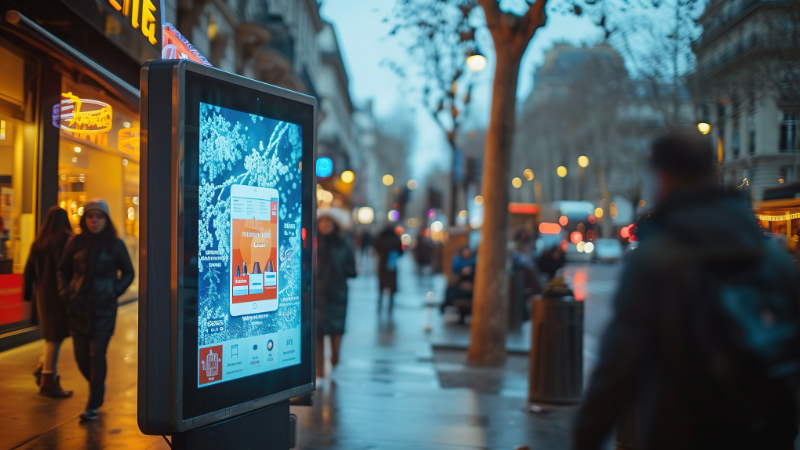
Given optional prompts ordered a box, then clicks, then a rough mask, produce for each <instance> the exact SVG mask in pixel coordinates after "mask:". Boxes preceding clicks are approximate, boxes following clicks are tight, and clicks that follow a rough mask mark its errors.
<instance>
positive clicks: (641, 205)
mask: <svg viewBox="0 0 800 450" xmlns="http://www.w3.org/2000/svg"><path fill="white" fill-rule="evenodd" d="M646 204H647V202H646V201H644V200H639V207H641V208H644V206H645V205H646Z"/></svg>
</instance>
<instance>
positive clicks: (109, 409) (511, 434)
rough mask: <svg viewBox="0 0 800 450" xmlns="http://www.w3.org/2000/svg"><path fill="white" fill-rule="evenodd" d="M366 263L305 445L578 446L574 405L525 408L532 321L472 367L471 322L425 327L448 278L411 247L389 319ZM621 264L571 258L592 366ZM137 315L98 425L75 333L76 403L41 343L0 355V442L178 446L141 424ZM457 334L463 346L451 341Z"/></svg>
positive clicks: (127, 317)
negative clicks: (38, 368)
mask: <svg viewBox="0 0 800 450" xmlns="http://www.w3.org/2000/svg"><path fill="white" fill-rule="evenodd" d="M366 266H367V267H362V270H361V275H360V276H359V277H358V278H356V279H354V280H351V284H350V294H351V295H350V302H349V305H348V318H347V331H346V334H345V336H344V340H343V344H342V356H341V361H340V363H339V366H338V367H337V368H336V369H335V370H334V372H333V374H332V376H331V377H330V378H328V379H324V380H322V382H321V383H320V386H319V387H318V390H317V392H316V394H315V400H314V406H313V407H292V412H293V413H295V414H297V416H298V420H299V432H298V447H297V448H300V449H308V450H310V449H331V450H333V449H337V450H338V449H356V450H358V449H389V450H395V449H397V450H400V449H412V448H415V449H416V448H419V449H443V450H450V449H453V450H455V449H511V448H514V447H515V446H519V445H528V446H530V448H532V449H542V450H544V449H547V450H562V449H563V450H566V449H568V448H569V445H568V433H569V426H570V423H571V420H572V417H573V414H574V408H565V407H562V408H554V409H552V410H551V411H549V412H548V413H547V414H530V413H528V412H526V406H527V405H526V393H527V368H528V362H527V355H526V354H525V353H524V351H526V350H525V348H526V347H525V345H526V340H528V341H529V339H530V337H529V326H525V327H523V331H522V333H519V334H518V335H510V336H509V347H510V348H511V347H513V346H516V350H515V351H512V352H511V353H510V355H509V358H508V362H507V363H506V365H505V367H502V368H475V367H469V366H467V365H466V364H465V363H464V358H465V352H464V351H463V350H459V349H458V347H459V345H460V344H459V343H461V342H464V339H465V338H466V337H468V334H469V330H468V327H464V326H458V325H448V324H445V323H444V321H443V318H442V316H441V315H440V314H439V312H438V311H435V312H433V313H432V315H431V322H432V325H433V330H432V331H431V332H428V333H426V332H425V331H424V327H425V323H426V310H425V306H424V305H425V301H426V299H427V298H428V296H429V293H431V292H432V293H433V294H430V295H431V296H433V297H435V298H436V299H440V298H441V296H442V294H443V291H444V280H443V279H442V278H441V277H436V276H435V277H426V278H423V279H419V278H418V277H417V276H416V275H415V274H414V270H413V262H412V260H411V258H410V255H409V256H404V257H403V258H402V259H401V265H400V283H399V284H400V292H399V293H398V294H397V297H396V302H395V309H394V313H393V316H392V317H389V316H388V313H387V312H386V308H385V307H384V310H383V313H382V314H381V315H380V316H378V315H377V313H376V309H377V306H376V302H375V300H376V295H377V279H376V278H375V276H374V271H373V270H372V268H371V266H370V265H369V264H367V265H366ZM620 268H621V265H620V264H615V265H607V266H606V265H595V264H582V265H569V266H567V268H566V269H565V272H564V273H565V277H566V278H567V280H568V281H569V282H570V283H573V282H574V280H577V282H578V283H579V285H581V284H582V286H583V288H584V289H585V290H586V309H585V338H584V342H585V352H584V356H585V362H586V364H585V366H587V367H586V368H585V370H586V371H588V370H589V368H590V367H591V365H592V364H593V363H594V362H595V361H596V358H597V357H596V352H597V347H598V343H599V337H600V333H601V332H602V329H603V327H604V326H605V325H606V324H607V322H608V320H609V318H610V315H611V298H612V296H613V293H614V291H615V289H616V281H615V280H616V278H617V277H618V275H619V272H620ZM582 280H585V281H582ZM578 287H580V286H578ZM136 314H137V305H136V304H135V303H134V304H130V305H126V306H124V307H122V308H121V309H120V311H119V316H118V325H117V332H116V334H115V336H114V338H113V339H112V340H111V345H110V347H109V354H108V360H109V375H108V380H107V391H106V403H105V405H103V407H102V408H101V409H100V420H98V421H97V422H93V423H81V422H80V421H79V419H78V414H80V413H81V412H82V410H83V407H84V402H85V399H86V397H87V384H86V383H85V382H84V381H83V379H82V377H81V376H80V374H79V373H78V370H77V367H76V365H75V362H74V358H73V355H72V344H71V340H67V341H65V343H64V346H63V347H62V357H61V360H60V362H59V372H60V373H61V377H62V384H63V385H64V387H65V388H66V389H74V390H75V396H74V397H73V398H71V399H67V400H55V399H49V398H45V397H41V396H39V395H38V393H37V390H36V387H35V385H34V383H33V377H32V376H31V375H30V372H31V371H32V369H33V368H34V366H35V365H36V361H37V358H38V357H39V354H40V352H41V347H42V343H41V341H40V342H34V343H31V344H28V345H25V346H22V347H19V348H16V349H13V350H9V351H6V352H3V353H0V396H1V397H2V398H3V402H2V403H0V417H3V421H2V423H3V426H2V429H3V433H0V449H6V448H18V449H106V448H148V449H166V448H168V447H167V444H166V442H165V441H164V440H163V438H162V437H160V436H144V435H142V434H141V433H140V432H139V430H138V428H137V425H136V362H137V347H136V341H137V332H136V322H137V317H136ZM448 319H449V318H448ZM448 340H449V341H451V343H452V344H453V345H450V346H449V347H448V346H447V345H443V343H446V341H448ZM434 342H436V345H434ZM511 344H513V345H511ZM528 345H529V344H528ZM448 348H449V349H448ZM512 350H514V349H513V348H512Z"/></svg>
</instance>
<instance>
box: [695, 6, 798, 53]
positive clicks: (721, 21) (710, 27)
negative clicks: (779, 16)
mask: <svg viewBox="0 0 800 450" xmlns="http://www.w3.org/2000/svg"><path fill="white" fill-rule="evenodd" d="M794 1H796V0H794ZM791 2H793V0H741V1H740V2H738V4H737V5H736V6H734V7H732V8H731V9H730V10H729V11H728V13H727V14H726V15H723V11H722V9H721V8H720V9H719V10H718V11H717V12H716V13H715V14H713V17H714V19H713V20H707V21H705V23H704V24H703V35H702V36H701V37H700V39H698V41H697V44H701V43H702V42H703V41H707V40H709V39H713V38H714V37H716V36H718V35H719V34H720V32H721V31H722V30H723V29H724V28H725V27H727V26H728V25H729V24H730V23H731V22H733V21H734V20H736V19H738V18H739V16H741V15H742V14H743V13H745V12H746V11H748V10H750V8H752V7H753V5H756V4H759V3H791Z"/></svg>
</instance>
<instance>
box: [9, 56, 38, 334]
mask: <svg viewBox="0 0 800 450" xmlns="http://www.w3.org/2000/svg"><path fill="white" fill-rule="evenodd" d="M0 44H2V45H0V330H3V329H9V328H14V327H17V326H21V325H27V324H29V323H30V321H31V312H32V309H31V304H30V303H28V302H24V301H22V271H23V269H24V267H25V262H26V260H27V259H28V252H29V251H30V247H31V243H32V242H33V239H34V237H35V234H36V213H35V212H36V201H37V192H36V189H37V186H38V183H37V179H36V178H37V161H38V158H37V132H36V131H37V129H36V122H35V117H36V114H35V110H34V106H33V105H36V99H35V95H36V92H37V88H38V76H39V63H38V61H37V60H36V59H35V58H33V57H31V56H29V55H27V54H25V53H23V52H22V51H17V50H16V49H15V48H13V47H12V46H10V45H8V44H6V43H5V42H0Z"/></svg>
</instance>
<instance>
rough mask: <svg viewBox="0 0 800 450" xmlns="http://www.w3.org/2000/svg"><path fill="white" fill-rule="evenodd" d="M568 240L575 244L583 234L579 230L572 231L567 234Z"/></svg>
mask: <svg viewBox="0 0 800 450" xmlns="http://www.w3.org/2000/svg"><path fill="white" fill-rule="evenodd" d="M569 240H570V242H572V243H573V244H577V243H578V242H580V241H582V240H583V234H581V232H580V231H573V232H572V234H571V235H570V236H569Z"/></svg>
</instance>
